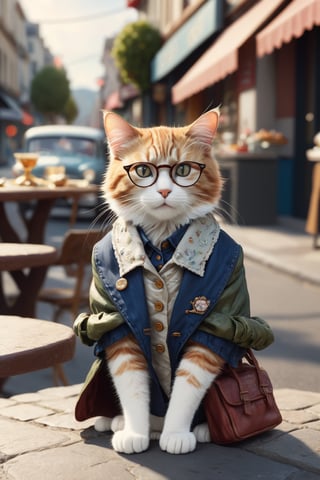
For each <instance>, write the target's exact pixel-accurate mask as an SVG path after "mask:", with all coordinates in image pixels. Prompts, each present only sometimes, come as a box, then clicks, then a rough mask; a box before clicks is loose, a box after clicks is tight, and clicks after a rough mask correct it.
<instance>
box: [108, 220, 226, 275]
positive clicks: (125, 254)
mask: <svg viewBox="0 0 320 480" xmlns="http://www.w3.org/2000/svg"><path fill="white" fill-rule="evenodd" d="M219 232H220V226H219V224H218V223H217V222H216V220H215V219H214V217H213V216H212V215H207V216H205V217H202V218H198V219H196V220H193V221H192V222H191V223H190V226H189V228H188V229H187V231H186V233H185V234H184V236H183V237H182V239H181V241H180V243H179V244H178V246H177V248H176V250H175V252H174V254H173V256H172V259H171V260H170V262H173V263H175V264H176V265H179V266H180V267H182V268H186V269H188V270H190V271H191V272H193V273H196V274H197V275H199V276H201V277H202V276H203V275H204V271H205V266H206V262H207V260H208V258H209V257H210V255H211V253H212V251H213V248H214V245H215V244H216V242H217V240H218V237H219ZM112 244H113V248H114V251H115V255H116V258H117V261H118V264H119V269H120V275H121V276H123V275H125V274H126V273H128V272H130V271H131V270H134V269H135V268H137V267H146V266H147V264H148V265H149V266H150V260H149V258H148V257H147V255H146V253H145V250H144V246H143V243H142V240H141V238H140V235H139V233H138V231H137V229H136V227H135V226H134V225H133V224H132V223H131V222H125V221H124V220H122V219H120V218H119V219H118V220H117V221H116V222H115V223H114V225H113V230H112ZM170 262H169V263H170Z"/></svg>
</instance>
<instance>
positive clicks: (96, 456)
mask: <svg viewBox="0 0 320 480" xmlns="http://www.w3.org/2000/svg"><path fill="white" fill-rule="evenodd" d="M80 388H81V386H80V385H73V386H68V387H53V388H47V389H44V390H40V391H38V392H35V393H26V394H20V395H16V396H13V397H11V398H8V399H5V398H0V432H1V434H0V479H1V480H3V479H6V480H35V479H36V478H45V479H46V480H51V479H52V480H57V479H62V480H87V479H88V478H91V479H93V480H100V479H101V480H102V479H103V480H105V479H110V480H111V479H112V480H116V479H121V480H127V479H128V480H138V479H139V480H164V479H174V480H186V479H189V478H190V479H191V478H192V479H194V478H199V479H201V480H209V479H210V480H212V479H215V480H220V479H221V480H222V479H223V480H250V479H260V480H261V479H262V480H263V479H265V480H285V479H286V480H289V479H290V480H316V479H319V478H320V394H319V393H312V392H302V391H297V390H290V389H281V390H276V391H275V394H276V399H277V403H278V405H279V407H280V409H281V412H282V416H283V422H282V424H281V425H280V426H279V427H277V428H276V429H275V430H273V431H272V432H269V433H267V434H264V435H260V436H259V437H256V438H255V439H251V440H247V441H245V442H242V443H240V444H238V445H236V446H232V447H231V446H228V447H221V446H218V445H214V444H200V445H198V447H197V449H196V451H195V452H193V453H190V454H188V455H170V454H167V453H164V452H162V451H161V450H160V448H159V446H158V443H157V442H156V441H152V444H151V447H150V449H149V450H148V451H147V452H144V453H141V454H134V455H120V454H118V453H116V452H114V451H113V449H112V447H111V442H110V440H111V435H109V434H101V433H97V432H95V431H94V429H93V427H92V425H93V422H94V420H93V419H91V420H89V421H86V422H81V423H80V422H76V421H75V420H74V417H73V410H74V404H75V401H76V398H77V395H78V393H79V391H80Z"/></svg>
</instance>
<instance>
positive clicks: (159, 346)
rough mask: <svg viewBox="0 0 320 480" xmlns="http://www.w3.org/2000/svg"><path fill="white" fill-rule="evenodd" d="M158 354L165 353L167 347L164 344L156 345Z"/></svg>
mask: <svg viewBox="0 0 320 480" xmlns="http://www.w3.org/2000/svg"><path fill="white" fill-rule="evenodd" d="M155 348H156V352H158V353H163V352H164V351H165V349H166V347H165V346H164V345H162V343H159V344H158V345H156V347H155Z"/></svg>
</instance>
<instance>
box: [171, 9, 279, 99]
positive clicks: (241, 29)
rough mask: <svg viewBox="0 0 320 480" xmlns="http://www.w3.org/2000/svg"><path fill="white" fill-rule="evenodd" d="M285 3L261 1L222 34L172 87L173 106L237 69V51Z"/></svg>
mask: <svg viewBox="0 0 320 480" xmlns="http://www.w3.org/2000/svg"><path fill="white" fill-rule="evenodd" d="M283 1H284V0H261V1H260V2H258V3H257V4H256V5H254V6H253V7H252V8H251V9H250V10H249V11H248V12H246V13H245V14H244V15H242V16H241V17H240V18H239V19H238V20H236V21H235V22H234V23H232V24H231V25H230V26H229V27H228V28H227V29H226V30H224V31H223V32H222V34H221V35H220V36H219V38H218V39H217V40H216V41H215V42H214V43H213V45H212V46H211V47H210V48H209V49H208V50H207V51H206V52H205V53H204V54H203V55H202V57H200V58H199V60H198V61H197V62H196V63H195V64H194V65H193V66H192V67H191V68H190V70H189V71H188V72H187V73H186V74H185V75H184V76H183V77H182V78H181V80H179V82H178V83H176V84H175V85H174V87H173V88H172V101H173V103H179V102H182V100H184V99H185V98H188V97H191V96H192V95H194V94H195V93H197V92H200V91H201V90H203V89H204V88H206V87H208V86H209V85H213V84H214V83H216V82H218V81H219V80H221V79H222V78H224V77H225V76H227V75H228V74H230V73H232V72H234V71H235V70H237V68H238V49H239V48H240V47H241V45H243V44H244V43H245V42H246V40H248V39H249V38H250V37H251V36H252V35H253V34H254V33H255V32H256V30H257V29H258V28H259V27H260V25H261V24H262V23H263V22H265V21H266V20H267V19H268V17H270V15H272V13H273V12H274V11H275V10H276V9H277V8H278V7H279V6H280V5H281V4H282V3H283Z"/></svg>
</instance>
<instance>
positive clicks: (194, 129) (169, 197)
mask: <svg viewBox="0 0 320 480" xmlns="http://www.w3.org/2000/svg"><path fill="white" fill-rule="evenodd" d="M218 118H219V114H218V111H217V110H212V111H210V112H207V113H206V114H204V115H203V116H202V117H200V119H198V120H197V121H196V122H195V123H194V124H193V125H191V126H188V127H180V128H169V127H155V128H146V129H143V128H134V127H133V126H131V125H130V124H128V123H127V122H126V121H125V120H123V119H122V118H121V117H119V116H118V115H116V114H114V113H109V112H105V113H104V122H105V130H106V135H107V139H108V142H109V148H110V166H109V168H108V171H107V175H106V179H105V182H104V193H105V198H106V200H107V202H108V204H109V206H110V208H111V210H112V211H113V212H115V213H116V215H117V217H120V218H122V219H124V220H125V221H126V222H132V223H133V224H134V225H136V226H140V227H142V228H143V231H144V232H145V234H146V235H147V236H148V238H149V239H150V240H151V242H152V243H153V245H155V246H157V247H159V246H160V245H161V242H162V241H163V240H165V239H166V238H168V237H170V235H171V234H172V233H173V232H175V231H176V230H177V229H178V228H179V227H181V226H182V225H186V224H189V223H190V222H191V221H192V220H193V219H196V218H199V217H203V216H205V215H207V214H210V213H211V212H212V211H213V210H214V207H215V206H216V205H217V203H218V200H219V198H220V193H221V185H222V180H221V177H220V173H219V169H218V165H217V163H216V161H215V160H214V158H213V157H212V153H211V145H212V141H213V137H214V135H215V132H216V128H217V125H218ZM153 166H155V167H158V170H156V169H154V168H153ZM159 167H160V168H159ZM176 167H178V168H176ZM168 322H169V319H168ZM106 357H107V363H108V366H109V370H110V373H111V376H112V379H113V382H114V385H115V388H116V391H117V394H118V396H119V399H120V403H121V406H122V409H123V416H121V417H120V418H119V417H116V418H115V419H113V421H112V423H111V425H110V422H109V420H108V419H103V418H101V419H98V420H97V422H96V429H97V430H100V431H101V430H108V429H109V428H110V427H111V429H112V430H113V431H115V433H114V436H113V439H112V445H113V447H114V449H115V450H116V451H118V452H125V453H132V452H141V451H143V450H146V449H147V448H148V446H149V440H150V436H151V437H152V438H155V437H157V434H156V433H155V432H156V431H158V432H161V436H160V447H161V449H162V450H165V451H167V452H169V453H174V454H177V453H187V452H190V451H192V450H194V449H195V447H196V441H197V440H198V441H210V435H209V431H208V428H207V425H200V426H197V427H196V428H195V430H194V432H191V431H190V427H191V423H192V420H193V417H194V414H195V412H196V410H197V408H198V407H199V405H200V402H201V400H202V399H203V397H204V395H205V392H206V391H207V389H208V387H209V386H210V384H211V383H212V382H213V380H214V378H215V377H216V375H217V374H218V373H219V371H220V369H221V367H222V365H223V363H224V361H223V360H222V359H221V358H220V357H219V356H218V355H216V354H215V353H214V352H212V351H210V350H209V349H208V348H205V347H204V346H201V345H199V344H192V343H190V344H188V346H187V347H186V348H185V352H184V355H183V358H182V360H181V363H180V365H179V368H178V370H177V371H176V373H175V377H176V378H175V381H174V384H173V387H172V391H171V392H170V402H169V407H168V410H167V413H166V416H165V420H164V424H163V429H162V421H161V420H160V419H158V418H155V417H151V418H152V420H153V422H151V425H150V424H149V403H150V392H149V378H148V369H147V364H146V359H145V357H144V356H143V354H142V352H141V349H140V348H139V346H138V344H137V341H136V340H135V339H134V338H133V337H132V336H130V337H127V338H126V339H125V341H123V340H121V341H119V342H117V343H116V344H114V345H112V346H110V347H109V348H107V349H106ZM152 423H153V424H152ZM150 429H151V432H153V433H151V434H150ZM161 430H162V431H161Z"/></svg>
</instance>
